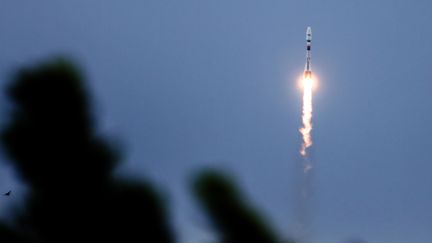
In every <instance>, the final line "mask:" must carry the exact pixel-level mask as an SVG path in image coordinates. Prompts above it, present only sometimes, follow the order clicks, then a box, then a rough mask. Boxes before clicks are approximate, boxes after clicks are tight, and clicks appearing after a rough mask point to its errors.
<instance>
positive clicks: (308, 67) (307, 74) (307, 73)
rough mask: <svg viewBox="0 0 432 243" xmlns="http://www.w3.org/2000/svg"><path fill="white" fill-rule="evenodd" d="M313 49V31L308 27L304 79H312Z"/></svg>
mask: <svg viewBox="0 0 432 243" xmlns="http://www.w3.org/2000/svg"><path fill="white" fill-rule="evenodd" d="M311 49H312V29H311V27H307V29H306V65H305V70H304V78H309V79H311V78H312V69H311Z"/></svg>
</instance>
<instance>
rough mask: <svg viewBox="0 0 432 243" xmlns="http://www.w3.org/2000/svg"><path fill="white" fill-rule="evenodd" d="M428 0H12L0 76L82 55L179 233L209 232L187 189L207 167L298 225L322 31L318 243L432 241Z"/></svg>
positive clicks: (190, 236) (139, 170)
mask: <svg viewBox="0 0 432 243" xmlns="http://www.w3.org/2000/svg"><path fill="white" fill-rule="evenodd" d="M431 11H432V2H430V1H426V0H415V1H407V0H405V1H402V0H383V1H372V0H348V1H347V0H339V1H337V0H330V1H318V0H315V1H312V0H311V1H282V0H275V1H250V0H247V1H246V0H243V1H240V0H239V1H212V0H205V1H203V0H191V1H174V0H172V1H169V0H164V1H160V0H147V1H138V0H136V1H108V0H106V1H95V0H94V1H88V0H75V1H43V3H40V2H36V1H2V2H1V7H0V78H1V79H0V80H1V83H0V84H1V86H2V87H4V84H6V83H7V81H8V80H9V79H10V77H11V74H12V72H13V70H15V69H16V68H18V67H20V66H22V65H28V64H32V63H33V62H35V61H41V60H44V58H48V57H51V56H53V55H59V54H61V55H68V56H71V57H72V58H74V60H76V61H77V62H78V64H79V65H81V67H82V69H83V70H84V71H85V74H86V79H87V80H88V81H89V87H90V90H91V93H92V94H93V95H94V107H95V111H96V113H95V114H96V118H97V119H98V122H99V124H100V125H101V126H100V127H101V131H103V132H104V133H107V134H110V135H112V136H113V137H114V138H117V139H119V140H120V141H122V143H123V144H124V147H125V157H124V161H125V163H123V165H122V166H121V168H120V169H119V172H120V173H121V174H123V175H127V176H136V177H140V176H145V177H147V178H148V177H149V178H151V179H152V180H153V181H154V182H156V183H158V185H159V186H161V188H162V189H163V190H164V191H165V193H166V194H167V195H168V197H169V199H170V204H171V206H172V207H171V209H172V213H173V215H175V226H176V230H177V231H178V234H179V235H180V237H181V239H182V242H194V241H198V240H200V239H202V238H206V237H207V234H206V232H207V231H208V229H206V228H202V227H200V221H201V219H200V218H201V217H202V215H201V213H200V212H199V211H198V210H196V205H195V203H194V202H193V200H192V198H191V197H190V196H189V194H188V178H190V176H191V175H192V174H193V172H194V171H196V170H197V169H199V168H203V167H206V166H215V167H218V168H224V169H226V170H228V171H229V172H230V173H231V174H233V175H235V176H236V180H237V181H238V182H239V184H240V186H241V188H242V189H243V190H244V191H245V193H246V195H247V196H248V198H250V199H251V201H252V202H253V203H254V204H255V205H256V206H257V207H258V208H259V209H261V211H262V212H263V213H264V214H265V215H266V216H267V218H268V219H269V221H270V222H271V223H272V224H273V225H274V226H275V227H276V228H277V229H278V231H279V232H281V234H286V235H289V234H291V233H292V231H293V228H295V227H294V225H295V222H294V221H295V220H294V214H295V213H294V212H293V211H294V209H293V208H294V206H293V204H295V201H296V199H295V198H294V194H293V193H292V192H293V191H295V187H296V186H298V184H297V183H295V182H293V181H294V179H293V178H296V176H298V175H296V173H299V172H298V171H297V170H296V169H295V168H297V167H296V166H297V164H298V163H300V157H299V154H298V150H299V148H300V143H301V139H300V134H299V132H298V128H299V127H300V125H301V120H300V115H301V90H300V89H299V88H298V83H297V81H298V78H299V77H300V76H301V75H302V72H303V68H304V62H305V30H306V27H307V26H311V27H312V31H313V44H312V70H313V71H314V73H315V74H316V75H317V76H318V77H319V88H318V89H317V90H316V93H315V94H314V114H313V115H314V117H313V123H314V130H313V138H314V145H313V147H312V149H311V151H312V156H313V163H314V164H315V170H314V178H313V187H314V193H315V196H314V201H313V203H312V204H313V206H312V207H311V214H312V215H313V227H312V228H313V230H312V231H313V239H314V240H313V242H314V243H315V242H316V243H318V242H320V243H330V242H343V241H344V240H345V239H350V238H362V239H365V240H366V241H368V242H392V243H406V242H416V243H429V242H430V241H431V238H432V235H431V233H430V226H431V225H432V186H431V185H432V177H431V175H430V173H431V171H432V163H431V162H432V156H431V155H432V154H431V153H430V151H429V148H430V147H431V146H432V141H431V139H429V137H428V136H429V135H430V134H432V128H431V126H430V124H431V123H432V112H431V108H430V107H431V105H432V95H431V93H432V71H431V70H432V69H431V66H432V59H431V58H430V57H429V55H431V54H432V47H431V45H430V44H429V43H430V42H431V39H432V29H431V28H428V23H431V21H432V14H431ZM2 91H3V90H2ZM0 98H1V99H0V100H1V101H2V103H4V104H6V103H5V102H6V101H5V98H4V94H3V93H2V94H1V96H0ZM6 109H7V105H4V106H2V105H0V114H3V117H1V118H0V120H1V121H2V123H3V122H4V120H5V117H4V115H5V114H6ZM2 160H5V159H4V158H3V159H2ZM12 173H13V171H12V170H11V168H10V167H9V166H8V165H7V163H1V166H0V190H3V191H7V190H8V189H9V188H11V187H12V188H13V189H15V188H18V189H17V194H18V195H17V197H19V196H20V195H19V194H20V193H21V194H23V191H24V190H23V189H22V185H19V183H18V181H17V179H16V178H14V176H13V175H12ZM1 200H4V199H1ZM14 200H16V199H13V200H12V201H14ZM293 202H294V203H293ZM7 204H12V203H11V202H9V203H3V202H0V212H2V213H3V214H8V213H9V211H8V210H9V209H8V210H5V209H6V208H10V205H7ZM3 205H4V207H3Z"/></svg>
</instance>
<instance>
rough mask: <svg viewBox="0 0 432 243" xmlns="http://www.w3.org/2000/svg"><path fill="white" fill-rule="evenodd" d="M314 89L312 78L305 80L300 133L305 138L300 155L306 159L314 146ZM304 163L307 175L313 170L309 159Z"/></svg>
mask: <svg viewBox="0 0 432 243" xmlns="http://www.w3.org/2000/svg"><path fill="white" fill-rule="evenodd" d="M312 89H313V80H312V79H311V78H303V111H302V122H303V127H301V128H300V129H299V131H300V133H301V134H302V136H303V143H302V145H301V148H300V154H301V155H302V156H303V157H305V158H307V156H308V151H307V150H308V148H309V147H310V146H312V135H311V132H312ZM304 161H305V164H304V172H305V173H306V172H308V171H309V170H310V169H312V165H311V163H310V162H309V160H308V159H305V160H304Z"/></svg>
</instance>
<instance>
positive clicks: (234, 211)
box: [193, 170, 278, 243]
mask: <svg viewBox="0 0 432 243" xmlns="http://www.w3.org/2000/svg"><path fill="white" fill-rule="evenodd" d="M193 191H194V194H195V196H196V197H197V199H198V201H199V202H200V204H201V205H202V207H203V208H204V210H205V211H206V213H207V214H208V215H209V216H210V220H211V222H212V224H213V226H214V227H215V229H216V232H217V234H218V235H219V237H220V238H221V241H222V242H225V243H238V242H256V243H272V242H278V240H277V237H276V236H275V234H274V233H273V232H272V231H271V230H270V229H269V228H268V226H267V225H266V224H265V223H264V221H263V220H262V219H261V218H260V217H259V216H258V214H257V212H256V211H255V210H254V209H252V208H251V207H250V206H249V205H248V203H247V202H246V201H245V200H244V199H243V198H242V197H241V196H240V193H239V190H238V189H237V188H236V187H235V185H234V183H233V182H231V180H230V179H229V178H228V177H227V176H225V175H224V174H222V173H219V172H217V171H212V170H209V171H205V172H202V173H200V174H198V176H197V177H196V179H195V180H194V183H193Z"/></svg>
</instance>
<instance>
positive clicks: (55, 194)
mask: <svg viewBox="0 0 432 243" xmlns="http://www.w3.org/2000/svg"><path fill="white" fill-rule="evenodd" d="M82 80H83V77H82V76H81V75H80V72H79V71H78V70H77V69H76V68H75V66H74V65H73V64H71V63H70V62H69V61H67V60H63V59H59V60H56V61H53V62H49V63H45V64H42V65H39V66H36V67H33V68H25V69H22V70H20V71H19V72H18V73H17V75H16V77H15V80H13V82H12V83H11V84H10V86H9V87H8V89H7V95H8V97H9V99H10V100H11V102H12V103H13V105H14V108H13V110H12V111H11V114H10V122H9V125H8V126H7V127H6V128H4V129H2V133H1V139H2V144H3V147H4V149H5V151H6V153H7V156H8V157H9V159H10V161H11V162H12V163H13V166H14V168H15V169H16V170H17V174H18V175H19V176H20V177H21V179H22V180H23V181H24V182H25V183H27V184H28V186H29V188H30V197H29V199H28V201H27V202H26V207H25V211H24V212H23V213H21V214H20V215H17V216H16V219H15V226H14V227H13V228H11V227H8V226H6V225H3V224H0V242H87V241H90V242H92V241H93V242H111V241H113V242H161V243H163V242H176V240H175V236H174V234H173V230H172V228H171V225H170V219H169V215H168V210H167V208H166V203H165V201H164V200H163V197H162V196H161V194H160V192H159V191H158V190H157V188H155V187H154V186H153V185H152V184H150V183H147V182H143V181H127V180H118V179H114V177H113V176H112V173H113V170H114V169H115V167H116V165H118V163H119V154H118V152H117V151H116V150H115V148H113V147H112V146H110V144H109V142H108V140H107V139H106V138H104V137H101V136H100V135H98V134H97V133H96V129H95V128H96V125H95V123H94V121H93V119H92V117H91V108H90V104H89V101H90V98H89V96H88V94H87V90H86V88H85V84H84V83H83V81H82ZM192 184H193V185H192V193H193V194H194V195H195V197H196V199H197V200H198V201H199V203H200V205H201V206H202V209H203V210H204V212H205V213H206V214H207V215H208V218H209V221H210V222H211V224H212V226H213V229H214V232H215V234H216V236H217V237H218V238H219V240H220V242H227V243H243V242H257V243H260V242H262V243H264V242H269V243H271V242H281V241H280V240H279V239H278V237H277V236H276V235H275V234H274V233H273V231H272V229H270V228H269V227H268V226H267V225H266V224H265V223H264V221H263V220H262V219H261V218H260V216H259V214H258V213H257V212H256V211H255V210H254V209H253V208H252V207H251V206H249V205H248V203H247V202H246V201H245V200H244V199H243V198H242V196H241V193H240V192H239V191H238V189H237V188H236V186H235V185H234V184H233V183H232V182H231V180H230V179H229V178H227V177H226V176H224V175H223V174H221V173H218V172H215V171H204V172H202V173H199V174H197V175H196V177H195V180H194V181H193V183H192Z"/></svg>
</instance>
